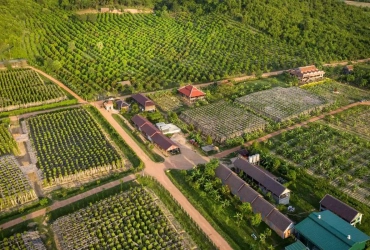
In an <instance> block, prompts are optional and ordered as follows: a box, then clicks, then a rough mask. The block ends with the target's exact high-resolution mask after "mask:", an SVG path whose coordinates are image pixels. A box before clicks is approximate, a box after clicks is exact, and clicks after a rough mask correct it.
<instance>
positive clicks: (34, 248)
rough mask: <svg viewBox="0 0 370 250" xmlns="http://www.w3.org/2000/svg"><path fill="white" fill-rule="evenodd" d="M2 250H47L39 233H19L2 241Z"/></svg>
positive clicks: (0, 244) (0, 247)
mask: <svg viewBox="0 0 370 250" xmlns="http://www.w3.org/2000/svg"><path fill="white" fill-rule="evenodd" d="M0 249H2V250H13V249H14V250H46V247H45V245H44V243H43V242H42V240H41V237H40V234H39V232H38V231H28V232H24V233H17V234H14V235H12V236H10V237H8V238H4V239H3V240H2V241H0Z"/></svg>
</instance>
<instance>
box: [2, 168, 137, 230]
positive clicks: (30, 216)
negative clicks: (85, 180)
mask: <svg viewBox="0 0 370 250" xmlns="http://www.w3.org/2000/svg"><path fill="white" fill-rule="evenodd" d="M135 179H136V178H135V175H133V174H131V175H128V176H126V177H124V178H122V179H120V180H116V181H112V182H109V183H107V184H104V185H101V186H99V187H96V188H93V189H91V190H89V191H86V192H84V193H82V194H79V195H76V196H73V197H71V198H68V199H66V200H62V201H57V202H54V203H53V204H52V205H51V206H50V207H48V208H47V209H46V208H44V209H40V210H37V211H35V212H33V213H30V214H28V215H26V217H25V219H23V217H21V218H17V219H14V220H11V221H8V222H6V223H4V224H2V225H0V228H1V229H7V228H9V227H12V226H15V225H17V224H19V223H22V222H23V221H25V220H30V219H33V218H36V217H39V216H43V215H45V214H46V210H49V211H53V210H56V209H58V208H62V207H65V206H67V205H69V204H72V203H74V202H76V201H79V200H82V199H84V198H86V197H89V196H91V195H94V194H97V193H100V192H101V191H103V190H105V189H109V188H112V187H115V186H118V185H120V184H121V182H128V181H132V180H135Z"/></svg>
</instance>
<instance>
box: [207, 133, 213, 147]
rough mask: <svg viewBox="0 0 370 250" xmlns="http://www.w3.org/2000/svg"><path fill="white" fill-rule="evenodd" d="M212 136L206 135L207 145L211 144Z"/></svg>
mask: <svg viewBox="0 0 370 250" xmlns="http://www.w3.org/2000/svg"><path fill="white" fill-rule="evenodd" d="M212 143H213V141H212V137H211V136H210V135H208V136H207V145H212Z"/></svg>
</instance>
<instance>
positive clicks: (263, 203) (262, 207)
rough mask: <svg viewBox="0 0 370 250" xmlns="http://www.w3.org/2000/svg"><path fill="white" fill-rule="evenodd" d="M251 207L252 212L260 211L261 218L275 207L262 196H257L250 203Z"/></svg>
mask: <svg viewBox="0 0 370 250" xmlns="http://www.w3.org/2000/svg"><path fill="white" fill-rule="evenodd" d="M252 209H253V212H254V213H260V214H261V215H262V218H263V219H264V218H265V217H267V216H268V215H269V214H270V213H271V212H272V211H273V210H274V209H275V207H274V206H273V205H271V204H270V202H268V201H267V200H265V199H264V198H263V197H261V196H259V197H257V199H256V200H255V201H254V202H253V203H252Z"/></svg>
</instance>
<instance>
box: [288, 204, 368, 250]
mask: <svg viewBox="0 0 370 250" xmlns="http://www.w3.org/2000/svg"><path fill="white" fill-rule="evenodd" d="M319 215H320V219H319ZM295 228H296V230H297V231H298V232H299V233H300V234H301V235H303V236H304V237H305V238H307V239H309V240H310V241H311V242H312V243H313V244H315V245H316V246H317V247H319V248H321V249H328V250H331V249H335V250H342V249H343V250H348V249H349V248H351V247H352V246H353V245H354V244H355V243H358V242H365V241H368V240H370V237H369V236H368V235H366V234H364V233H363V232H361V231H360V230H358V229H357V228H355V227H353V226H351V225H350V224H349V223H348V222H346V221H345V220H343V219H341V218H340V217H339V216H337V215H335V214H334V213H332V212H330V211H329V210H326V211H323V212H315V213H311V214H310V215H309V217H307V218H306V219H304V220H303V221H301V222H300V223H298V224H297V225H296V226H295ZM348 235H350V239H348V238H347V237H348Z"/></svg>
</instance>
